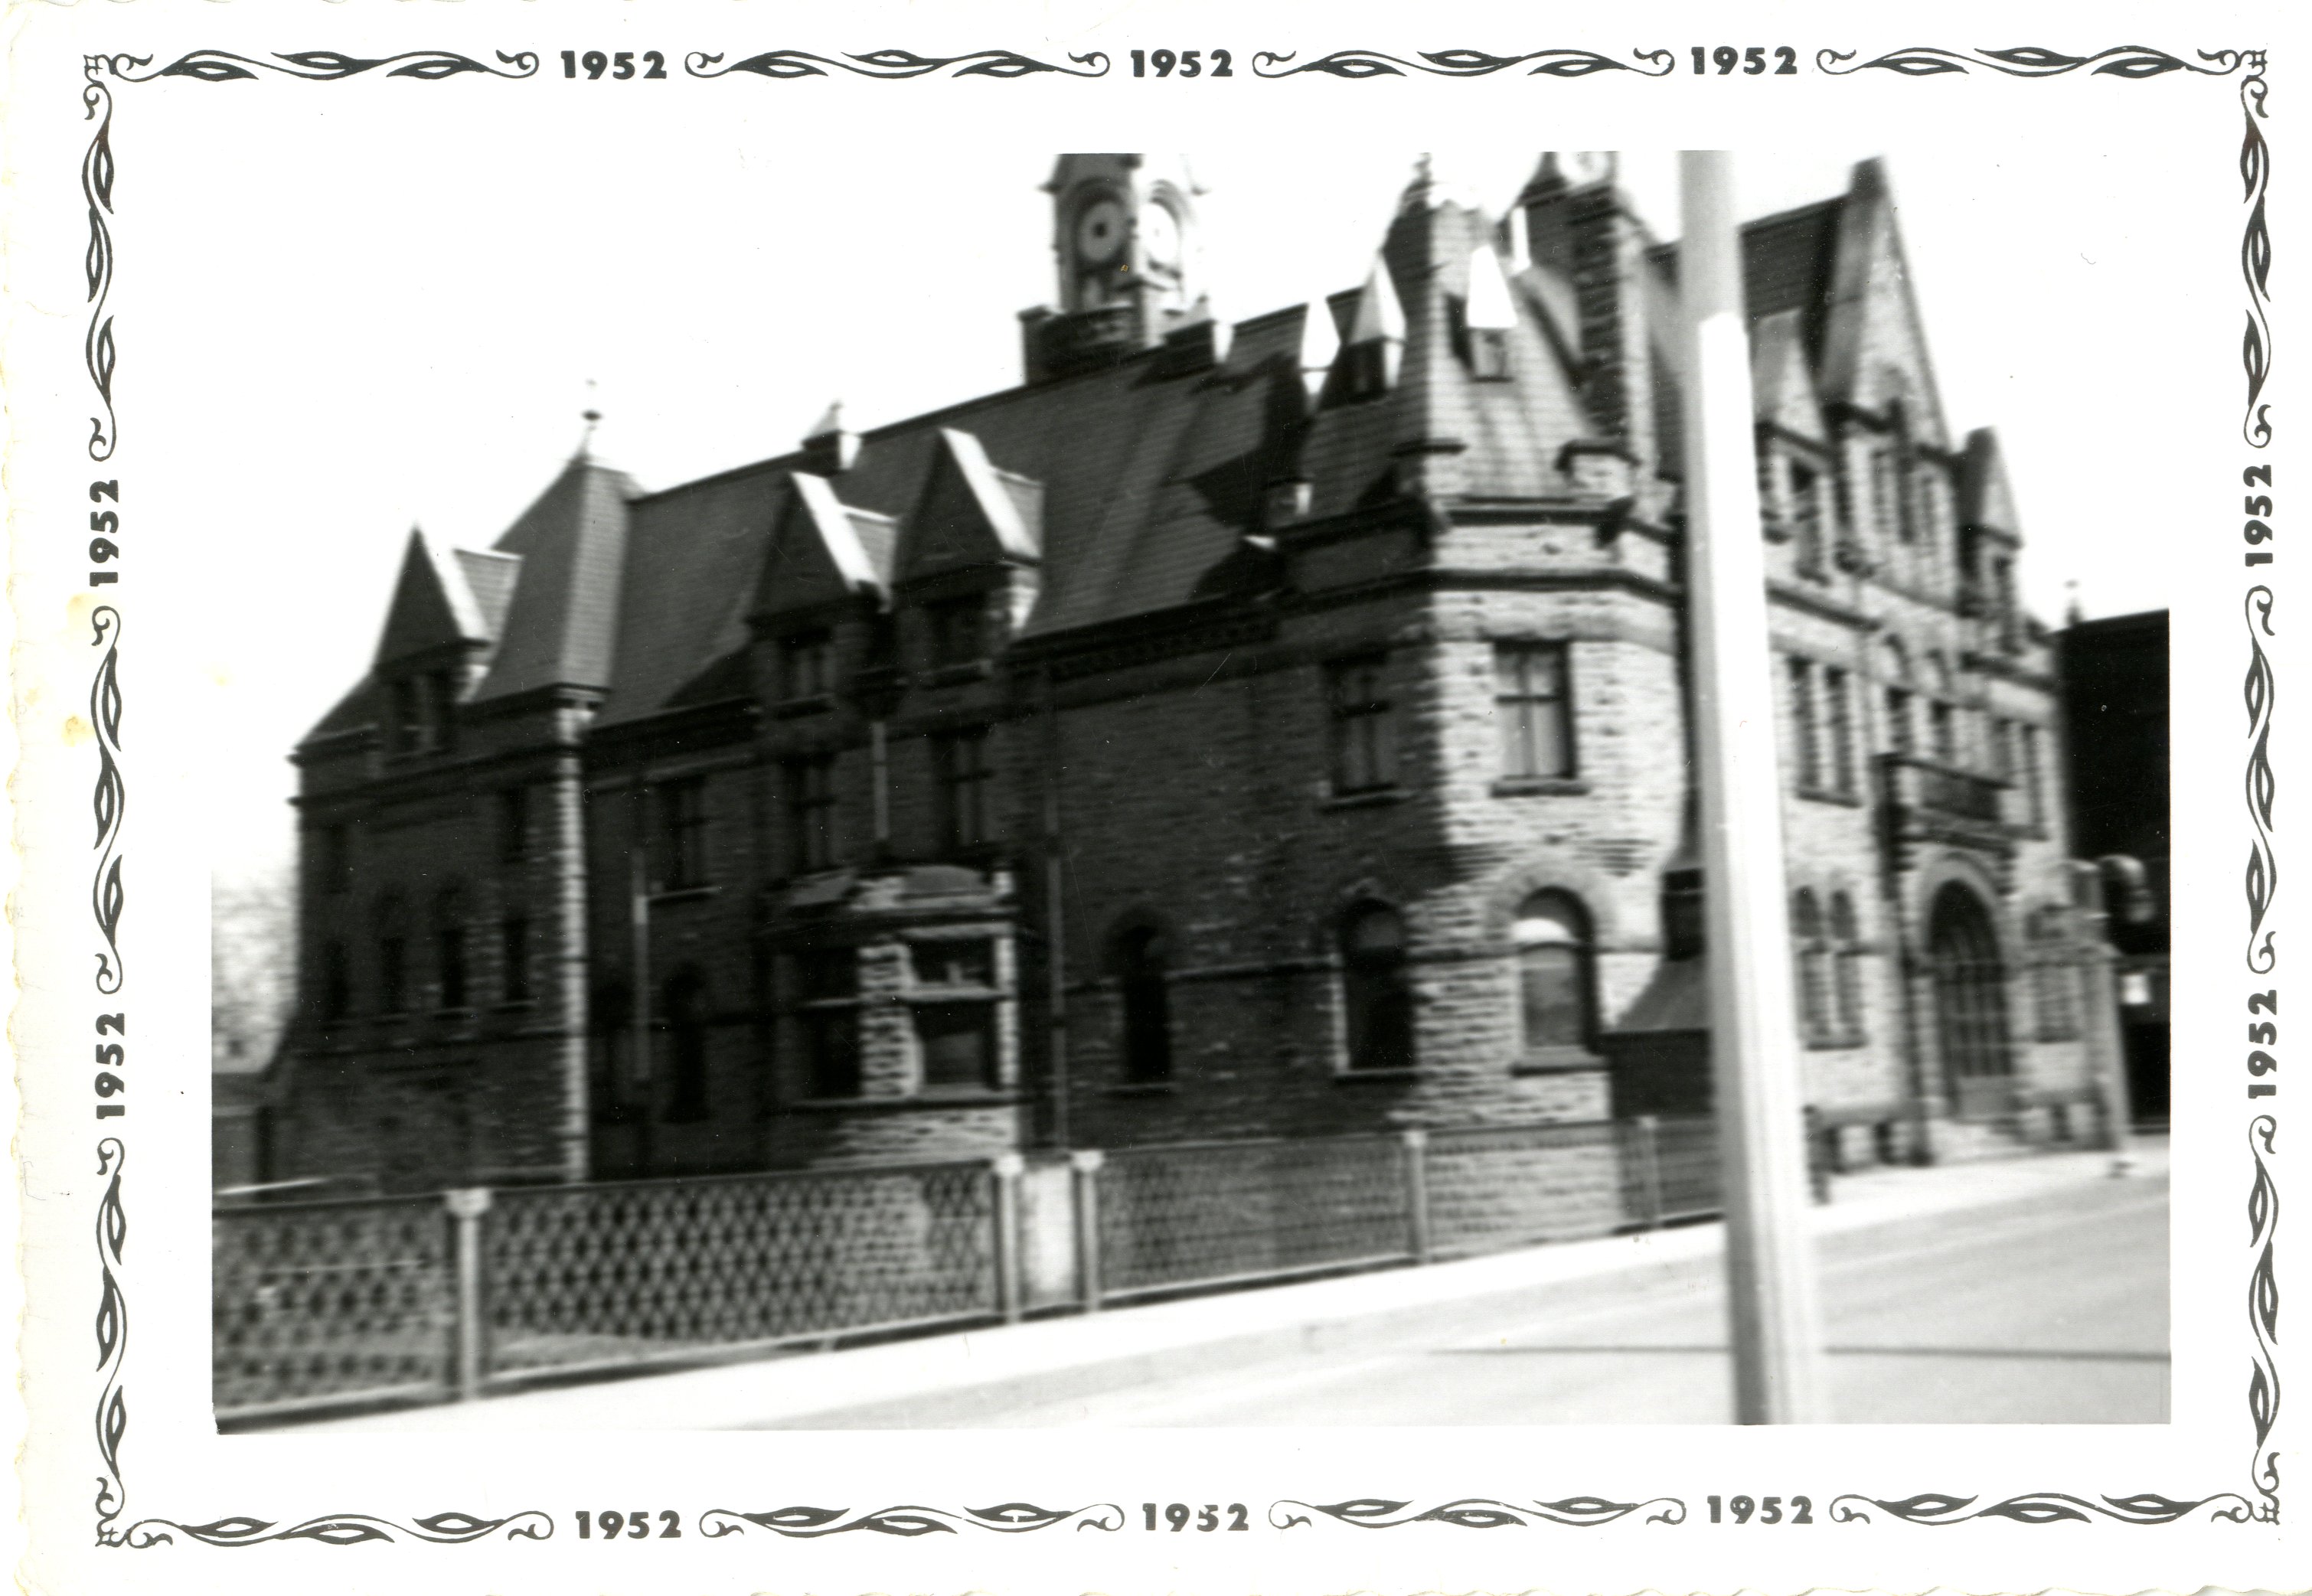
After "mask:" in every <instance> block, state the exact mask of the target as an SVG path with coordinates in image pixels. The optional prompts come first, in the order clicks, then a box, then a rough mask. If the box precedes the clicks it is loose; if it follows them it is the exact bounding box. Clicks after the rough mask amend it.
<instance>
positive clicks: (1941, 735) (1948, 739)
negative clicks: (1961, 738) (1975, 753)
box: [1927, 703, 1958, 765]
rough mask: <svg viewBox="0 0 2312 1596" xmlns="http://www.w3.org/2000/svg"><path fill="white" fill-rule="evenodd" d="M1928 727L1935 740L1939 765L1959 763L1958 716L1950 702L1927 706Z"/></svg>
mask: <svg viewBox="0 0 2312 1596" xmlns="http://www.w3.org/2000/svg"><path fill="white" fill-rule="evenodd" d="M1927 728H1928V731H1929V732H1930V734H1931V737H1932V739H1933V741H1932V742H1931V745H1930V746H1931V747H1932V748H1933V750H1934V754H1935V762H1936V763H1937V764H1939V765H1957V763H1958V716H1957V714H1956V712H1954V711H1953V710H1952V708H1951V706H1949V705H1948V704H1941V703H1937V704H1931V705H1929V706H1927Z"/></svg>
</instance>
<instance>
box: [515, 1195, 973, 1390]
mask: <svg viewBox="0 0 2312 1596" xmlns="http://www.w3.org/2000/svg"><path fill="white" fill-rule="evenodd" d="M483 1236H484V1241H483V1277H484V1279H485V1280H486V1282H487V1293H488V1308H487V1314H488V1321H489V1329H490V1335H489V1346H490V1353H489V1371H490V1373H491V1374H493V1375H497V1376H504V1375H517V1374H524V1373H534V1372H539V1371H543V1370H562V1369H571V1368H580V1367H588V1366H599V1365H604V1364H634V1363H644V1362H649V1361H652V1360H654V1359H659V1358H666V1357H677V1356H683V1355H695V1354H696V1353H699V1352H702V1351H706V1350H711V1349H716V1348H722V1347H731V1346H745V1345H749V1344H763V1343H770V1342H779V1341H793V1340H808V1339H815V1338H819V1337H831V1336H836V1335H841V1334H846V1333H848V1334H856V1333H858V1332H860V1331H862V1330H868V1329H897V1328H900V1327H903V1326H923V1325H930V1324H936V1323H940V1322H942V1321H945V1320H967V1319H977V1318H984V1317H986V1316H987V1315H990V1314H992V1313H994V1311H995V1310H996V1300H995V1285H994V1282H995V1270H994V1259H995V1237H994V1176H993V1175H992V1174H991V1173H990V1171H989V1170H988V1167H987V1165H985V1163H952V1164H932V1165H922V1166H909V1167H904V1168H891V1169H880V1170H842V1171H813V1172H810V1173H799V1174H785V1175H747V1176H732V1177H721V1178H716V1179H699V1180H680V1181H668V1180H651V1181H633V1182H626V1183H622V1184H618V1185H608V1186H578V1187H567V1188H556V1189H531V1190H524V1191H512V1192H504V1193H501V1194H499V1195H498V1197H497V1199H496V1202H495V1205H494V1206H493V1207H492V1209H491V1211H490V1213H489V1215H487V1218H486V1224H485V1226H484V1230H483Z"/></svg>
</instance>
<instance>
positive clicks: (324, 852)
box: [316, 820, 354, 898]
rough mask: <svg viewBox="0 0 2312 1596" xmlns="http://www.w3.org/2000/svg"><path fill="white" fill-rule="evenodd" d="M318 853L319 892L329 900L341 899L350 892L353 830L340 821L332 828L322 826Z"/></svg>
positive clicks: (352, 870) (352, 863)
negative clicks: (325, 894) (323, 893)
mask: <svg viewBox="0 0 2312 1596" xmlns="http://www.w3.org/2000/svg"><path fill="white" fill-rule="evenodd" d="M316 868H317V869H318V871H319V873H320V878H321V890H322V891H323V892H325V893H327V894H328V896H329V897H331V898H338V897H342V896H344V895H345V894H346V893H347V892H350V891H352V890H353V885H354V842H353V828H352V827H350V826H348V825H346V823H345V822H344V821H342V820H340V821H338V822H337V824H336V825H334V826H324V827H323V828H322V829H321V833H320V859H319V860H318V861H317V864H316Z"/></svg>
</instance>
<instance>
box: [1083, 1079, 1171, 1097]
mask: <svg viewBox="0 0 2312 1596" xmlns="http://www.w3.org/2000/svg"><path fill="white" fill-rule="evenodd" d="M1179 1090H1180V1089H1179V1087H1178V1086H1177V1085H1175V1084H1173V1083H1171V1082H1169V1081H1119V1082H1117V1083H1116V1084H1115V1085H1113V1086H1108V1087H1103V1088H1101V1090H1100V1095H1101V1096H1102V1097H1173V1096H1176V1095H1178V1092H1179Z"/></svg>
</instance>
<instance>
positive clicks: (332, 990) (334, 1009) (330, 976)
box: [321, 942, 354, 1023]
mask: <svg viewBox="0 0 2312 1596" xmlns="http://www.w3.org/2000/svg"><path fill="white" fill-rule="evenodd" d="M353 1006H354V983H353V972H352V970H351V969H350V968H349V967H348V964H347V962H346V944H345V943H341V942H326V943H322V944H321V1019H322V1021H323V1022H324V1023H333V1022H337V1021H339V1020H342V1019H344V1018H345V1017H346V1015H347V1014H349V1013H353Z"/></svg>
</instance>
